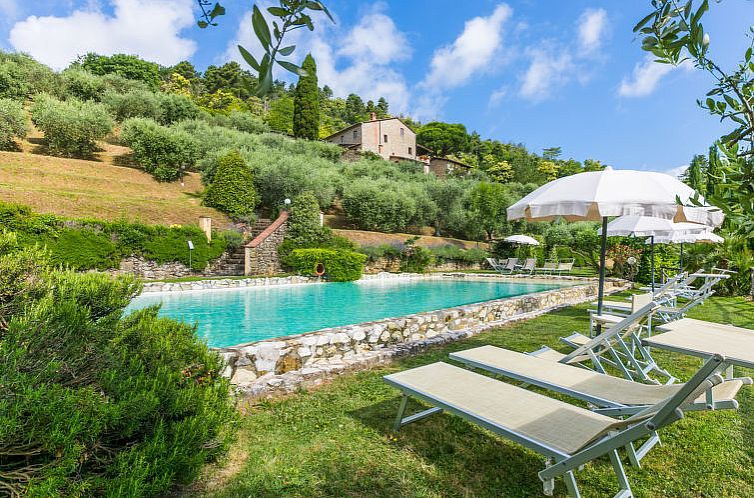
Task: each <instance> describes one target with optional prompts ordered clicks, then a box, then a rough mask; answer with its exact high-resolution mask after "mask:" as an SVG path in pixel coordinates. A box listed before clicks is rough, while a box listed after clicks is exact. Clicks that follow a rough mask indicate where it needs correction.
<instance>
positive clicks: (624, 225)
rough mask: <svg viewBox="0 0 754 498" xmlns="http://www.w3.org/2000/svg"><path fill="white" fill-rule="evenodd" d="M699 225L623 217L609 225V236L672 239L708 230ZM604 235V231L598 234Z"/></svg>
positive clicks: (642, 217)
mask: <svg viewBox="0 0 754 498" xmlns="http://www.w3.org/2000/svg"><path fill="white" fill-rule="evenodd" d="M706 228H707V227H706V226H704V225H700V224H697V223H673V222H672V221H671V220H668V219H665V218H656V217H654V216H621V217H620V218H615V219H614V220H613V221H611V222H610V223H608V224H607V235H608V236H622V237H631V236H633V237H651V236H655V237H670V236H672V235H675V234H686V233H699V232H702V231H704V230H705V229H706ZM598 233H599V234H600V235H602V230H601V229H600V230H599V232H598Z"/></svg>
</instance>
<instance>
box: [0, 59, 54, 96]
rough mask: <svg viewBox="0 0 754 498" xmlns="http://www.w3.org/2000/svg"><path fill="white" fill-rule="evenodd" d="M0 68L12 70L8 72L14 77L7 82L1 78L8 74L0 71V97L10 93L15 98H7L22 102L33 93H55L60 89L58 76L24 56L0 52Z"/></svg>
mask: <svg viewBox="0 0 754 498" xmlns="http://www.w3.org/2000/svg"><path fill="white" fill-rule="evenodd" d="M6 64H7V65H6ZM0 68H6V69H8V68H12V69H10V71H11V74H13V75H14V77H15V79H14V80H13V81H9V80H8V79H6V78H5V77H4V76H3V74H5V75H7V74H8V72H7V71H5V70H3V69H0V96H5V92H10V93H15V96H13V95H7V96H8V97H11V98H16V99H19V100H23V99H24V98H26V97H28V96H30V95H33V94H35V93H40V92H47V93H55V92H57V91H58V90H59V88H60V81H59V80H60V78H59V76H58V74H57V73H55V72H54V71H53V70H52V69H50V68H49V67H47V66H45V65H44V64H40V63H39V62H37V61H35V60H34V59H32V58H31V57H29V56H28V55H26V54H19V53H6V52H2V51H0Z"/></svg>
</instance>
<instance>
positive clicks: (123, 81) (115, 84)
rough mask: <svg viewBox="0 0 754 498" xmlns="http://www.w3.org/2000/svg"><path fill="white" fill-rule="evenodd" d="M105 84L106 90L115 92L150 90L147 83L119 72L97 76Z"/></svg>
mask: <svg viewBox="0 0 754 498" xmlns="http://www.w3.org/2000/svg"><path fill="white" fill-rule="evenodd" d="M99 78H100V80H101V81H102V82H103V83H104V84H105V88H106V89H107V90H112V91H114V92H117V93H128V92H148V91H151V89H150V87H149V85H147V84H146V83H144V82H143V81H139V80H131V79H128V78H126V77H124V76H121V75H120V74H115V73H109V74H105V75H103V76H100V77H99Z"/></svg>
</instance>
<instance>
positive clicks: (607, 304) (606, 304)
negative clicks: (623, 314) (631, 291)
mask: <svg viewBox="0 0 754 498" xmlns="http://www.w3.org/2000/svg"><path fill="white" fill-rule="evenodd" d="M598 304H599V303H598V302H597V301H595V302H593V303H592V306H598ZM602 308H603V309H605V308H608V309H610V308H612V309H616V310H624V311H631V303H629V302H628V301H625V302H621V301H603V302H602Z"/></svg>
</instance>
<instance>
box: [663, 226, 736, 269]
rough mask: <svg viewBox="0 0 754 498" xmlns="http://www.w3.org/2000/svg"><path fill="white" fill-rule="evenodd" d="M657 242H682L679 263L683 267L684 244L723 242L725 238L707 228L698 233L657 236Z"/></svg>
mask: <svg viewBox="0 0 754 498" xmlns="http://www.w3.org/2000/svg"><path fill="white" fill-rule="evenodd" d="M676 225H687V223H676ZM654 242H655V244H680V247H681V255H680V260H679V262H678V264H679V265H680V267H681V269H683V244H696V243H703V244H722V243H723V242H725V239H724V238H723V237H721V236H719V235H718V234H716V233H714V232H712V230H711V229H709V228H705V229H704V230H703V231H701V232H696V233H675V234H672V235H669V236H662V237H655V240H654Z"/></svg>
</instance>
